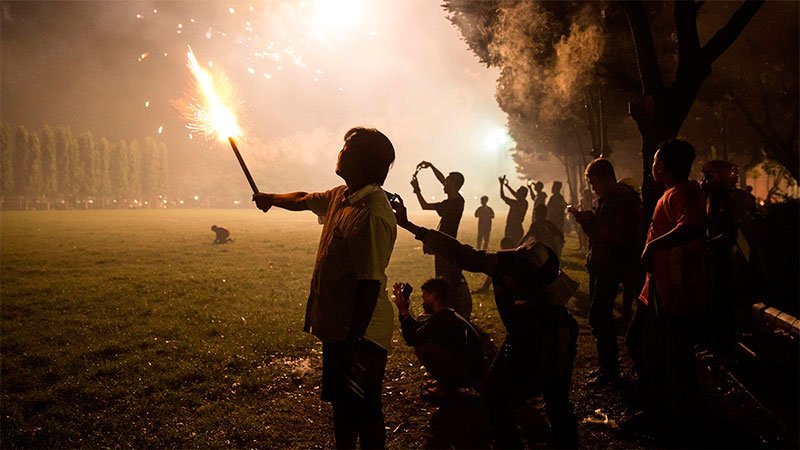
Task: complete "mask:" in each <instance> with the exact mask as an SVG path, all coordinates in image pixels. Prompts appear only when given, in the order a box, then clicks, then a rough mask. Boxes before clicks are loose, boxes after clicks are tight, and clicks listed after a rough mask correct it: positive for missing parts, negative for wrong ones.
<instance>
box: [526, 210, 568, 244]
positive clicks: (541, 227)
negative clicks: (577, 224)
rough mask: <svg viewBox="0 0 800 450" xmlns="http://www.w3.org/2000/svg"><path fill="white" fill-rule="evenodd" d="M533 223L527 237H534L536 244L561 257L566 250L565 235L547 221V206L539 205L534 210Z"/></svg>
mask: <svg viewBox="0 0 800 450" xmlns="http://www.w3.org/2000/svg"><path fill="white" fill-rule="evenodd" d="M533 213H534V216H533V219H534V220H533V223H532V224H531V227H530V228H529V229H528V234H527V235H526V237H532V238H533V239H534V240H535V241H536V242H538V243H540V244H542V245H544V246H545V247H547V248H549V249H550V250H552V251H553V252H555V254H556V255H557V256H558V255H561V249H562V248H564V233H562V232H561V230H559V229H558V227H557V226H556V225H555V224H554V223H553V222H551V221H550V220H548V219H547V215H548V214H547V206H544V205H539V206H537V207H536V208H534V210H533Z"/></svg>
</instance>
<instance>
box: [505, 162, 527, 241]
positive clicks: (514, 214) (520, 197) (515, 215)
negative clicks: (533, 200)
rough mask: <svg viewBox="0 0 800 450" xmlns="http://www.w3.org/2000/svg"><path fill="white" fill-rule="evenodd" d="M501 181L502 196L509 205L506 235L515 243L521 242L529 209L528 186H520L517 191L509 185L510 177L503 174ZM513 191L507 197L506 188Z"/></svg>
mask: <svg viewBox="0 0 800 450" xmlns="http://www.w3.org/2000/svg"><path fill="white" fill-rule="evenodd" d="M498 180H499V181H500V198H502V199H503V201H504V202H506V204H507V205H508V217H507V218H506V234H505V237H507V238H509V239H511V241H512V242H513V243H514V245H517V244H519V241H520V240H522V236H523V235H524V234H525V230H524V229H523V227H522V222H523V221H524V220H525V213H526V212H527V211H528V200H526V197H528V188H526V187H525V186H520V187H519V189H517V190H516V191H515V190H513V189H511V186H509V185H508V178H507V177H506V176H505V175H503V176H502V177H500V178H498ZM506 189H508V191H509V192H511V197H506V193H505V190H506Z"/></svg>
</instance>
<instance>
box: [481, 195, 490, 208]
mask: <svg viewBox="0 0 800 450" xmlns="http://www.w3.org/2000/svg"><path fill="white" fill-rule="evenodd" d="M487 203H489V197H487V196H485V195H484V196H483V197H481V205H483V206H486V204H487Z"/></svg>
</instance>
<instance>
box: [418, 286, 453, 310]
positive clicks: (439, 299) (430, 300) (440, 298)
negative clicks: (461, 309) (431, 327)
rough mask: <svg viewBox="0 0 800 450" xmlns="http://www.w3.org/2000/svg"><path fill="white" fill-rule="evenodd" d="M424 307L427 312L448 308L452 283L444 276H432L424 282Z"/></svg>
mask: <svg viewBox="0 0 800 450" xmlns="http://www.w3.org/2000/svg"><path fill="white" fill-rule="evenodd" d="M421 289H422V309H423V310H425V313H427V314H436V313H437V312H439V311H441V310H443V309H445V308H447V304H448V303H447V302H448V296H449V295H450V283H449V282H448V281H447V279H446V278H444V277H436V278H431V279H429V280H428V281H426V282H424V283H422V287H421Z"/></svg>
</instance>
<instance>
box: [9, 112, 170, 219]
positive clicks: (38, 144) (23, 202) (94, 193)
mask: <svg viewBox="0 0 800 450" xmlns="http://www.w3.org/2000/svg"><path fill="white" fill-rule="evenodd" d="M166 188H167V147H166V145H164V143H159V142H156V141H155V140H154V139H153V138H146V139H145V140H144V141H143V142H142V143H139V141H137V140H132V141H125V140H119V141H117V142H116V143H112V142H110V141H109V140H108V139H106V138H100V139H95V137H94V136H93V135H92V133H91V132H88V131H86V132H83V133H80V134H78V135H77V136H75V135H73V133H72V130H71V129H70V128H69V127H64V126H62V127H57V128H52V127H50V126H45V127H44V128H43V129H42V131H41V133H37V132H35V131H31V130H28V129H27V128H26V127H25V126H22V125H20V126H17V127H16V128H15V129H13V128H12V127H10V126H9V125H7V124H3V125H2V128H1V129H0V205H2V207H3V208H5V209H30V208H47V209H50V208H51V207H58V208H67V209H71V208H74V207H76V206H77V207H83V208H89V207H93V208H109V207H129V206H145V205H147V206H150V207H156V206H159V205H161V202H162V200H161V198H163V196H164V195H165V193H166Z"/></svg>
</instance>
